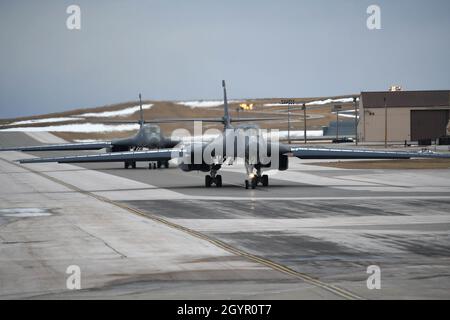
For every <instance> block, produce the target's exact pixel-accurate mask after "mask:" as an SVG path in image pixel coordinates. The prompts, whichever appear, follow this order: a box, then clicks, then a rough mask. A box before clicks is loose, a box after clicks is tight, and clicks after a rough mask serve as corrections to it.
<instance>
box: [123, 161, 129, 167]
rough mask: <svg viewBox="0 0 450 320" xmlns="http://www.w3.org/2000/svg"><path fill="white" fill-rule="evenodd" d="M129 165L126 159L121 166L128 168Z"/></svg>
mask: <svg viewBox="0 0 450 320" xmlns="http://www.w3.org/2000/svg"><path fill="white" fill-rule="evenodd" d="M129 166H130V164H129V163H128V161H125V162H124V165H123V167H124V168H125V169H128V167H129Z"/></svg>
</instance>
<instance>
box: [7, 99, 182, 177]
mask: <svg viewBox="0 0 450 320" xmlns="http://www.w3.org/2000/svg"><path fill="white" fill-rule="evenodd" d="M139 106H140V110H139V112H140V119H139V121H138V123H139V131H138V132H137V133H136V134H135V135H134V136H132V137H128V138H123V139H113V140H111V141H98V142H82V143H62V144H50V145H40V146H29V147H14V148H3V149H0V151H24V152H27V151H29V152H33V151H76V150H100V149H106V150H107V151H108V152H109V153H115V152H124V151H130V150H132V151H139V150H143V149H144V148H146V149H150V150H152V149H166V148H173V147H175V146H176V145H178V144H179V143H180V141H179V140H172V139H171V138H169V137H166V136H164V134H163V132H162V131H161V128H160V126H159V125H157V124H155V123H151V124H150V123H147V122H146V121H145V120H144V113H143V110H142V99H141V95H140V94H139ZM108 123H127V124H128V123H133V124H134V123H136V122H129V121H127V122H124V121H120V122H119V121H118V122H112V121H110V122H108ZM162 166H164V167H166V168H168V167H169V161H168V160H164V161H154V162H152V163H149V169H151V168H152V167H153V168H154V169H155V168H156V167H157V168H161V167H162ZM124 167H125V169H128V168H130V167H131V168H133V169H135V168H136V161H133V160H125V161H124Z"/></svg>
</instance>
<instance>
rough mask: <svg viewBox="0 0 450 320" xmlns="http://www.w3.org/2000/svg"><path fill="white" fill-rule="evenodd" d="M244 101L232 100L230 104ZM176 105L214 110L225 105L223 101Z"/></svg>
mask: <svg viewBox="0 0 450 320" xmlns="http://www.w3.org/2000/svg"><path fill="white" fill-rule="evenodd" d="M239 102H242V101H237V100H230V101H228V103H239ZM176 104H179V105H182V106H186V107H190V108H214V107H219V106H221V105H223V100H210V101H207V100H197V101H180V102H176Z"/></svg>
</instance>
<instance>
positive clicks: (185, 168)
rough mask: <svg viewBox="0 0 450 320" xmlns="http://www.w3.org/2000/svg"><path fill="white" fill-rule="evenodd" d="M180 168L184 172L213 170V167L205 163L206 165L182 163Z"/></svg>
mask: <svg viewBox="0 0 450 320" xmlns="http://www.w3.org/2000/svg"><path fill="white" fill-rule="evenodd" d="M178 167H179V168H180V169H181V170H183V171H186V172H188V171H201V172H209V171H210V170H211V166H210V165H208V164H206V163H204V164H186V163H183V162H182V163H180V164H179V165H178Z"/></svg>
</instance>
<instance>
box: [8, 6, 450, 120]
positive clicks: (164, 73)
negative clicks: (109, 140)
mask: <svg viewBox="0 0 450 320" xmlns="http://www.w3.org/2000/svg"><path fill="white" fill-rule="evenodd" d="M71 4H78V5H79V6H80V7H81V27H82V29H81V30H80V31H70V30H68V29H67V28H66V19H67V17H68V15H67V14H66V8H67V6H69V5H71ZM371 4H378V5H379V6H380V7H381V10H382V30H374V31H370V30H368V29H367V28H366V19H367V17H368V15H367V14H366V9H367V7H368V6H369V5H371ZM449 31H450V1H448V0H431V1H424V0H423V1H415V0H390V1H384V0H378V1H374V0H370V1H366V0H328V1H325V0H319V1H318V0H304V1H261V0H259V1H257V0H254V1H253V0H251V1H242V0H241V1H238V0H227V1H223V0H221V1H215V0H201V1H195V0H193V1H170V0H165V1H130V0H128V1H101V0H96V1H89V0H77V1H76V2H74V1H58V0H54V1H44V0H41V1H31V0H30V1H13V0H10V1H5V0H0V40H1V49H0V52H1V55H0V70H1V71H0V117H1V118H4V117H13V116H22V115H32V114H40V113H47V112H58V111H63V110H67V109H72V108H78V107H91V106H98V105H105V104H110V103H116V102H122V101H130V100H135V99H136V96H137V94H138V92H142V94H143V96H144V98H146V99H160V100H166V99H176V100H181V99H210V98H221V88H220V81H221V80H222V79H226V80H227V81H228V87H229V95H230V98H244V97H252V98H258V97H260V98H262V97H306V96H326V95H339V94H348V93H356V92H359V91H361V90H385V89H387V87H388V86H389V85H391V84H400V85H402V86H404V87H405V88H406V89H410V90H416V89H450V66H449V60H448V57H450V41H449Z"/></svg>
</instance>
